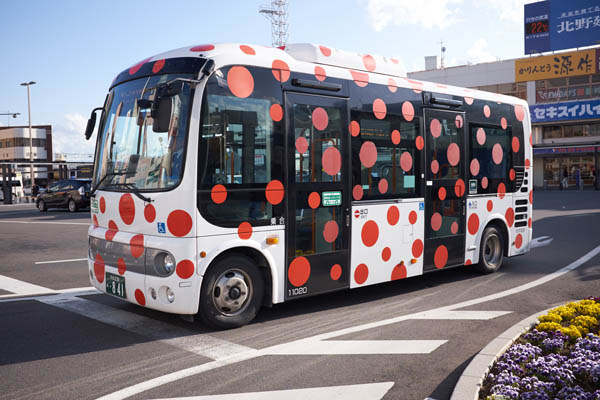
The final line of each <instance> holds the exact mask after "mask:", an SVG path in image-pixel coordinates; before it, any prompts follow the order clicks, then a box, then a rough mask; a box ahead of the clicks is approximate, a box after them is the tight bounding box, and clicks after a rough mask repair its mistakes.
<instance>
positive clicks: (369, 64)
mask: <svg viewBox="0 0 600 400" xmlns="http://www.w3.org/2000/svg"><path fill="white" fill-rule="evenodd" d="M363 64H364V65H365V68H366V69H367V71H370V72H373V71H375V66H376V64H375V59H374V58H373V57H372V56H370V55H369V54H367V55H366V56H363Z"/></svg>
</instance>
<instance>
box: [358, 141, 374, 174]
mask: <svg viewBox="0 0 600 400" xmlns="http://www.w3.org/2000/svg"><path fill="white" fill-rule="evenodd" d="M358 156H359V158H360V162H361V163H362V165H364V167H365V168H371V167H372V166H373V165H375V162H376V161H377V147H375V144H374V143H373V142H371V141H367V142H364V143H363V144H362V146H361V147H360V152H359V154H358Z"/></svg>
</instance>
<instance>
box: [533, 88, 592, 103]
mask: <svg viewBox="0 0 600 400" xmlns="http://www.w3.org/2000/svg"><path fill="white" fill-rule="evenodd" d="M590 97H600V85H595V86H592V87H591V88H590V86H589V85H588V86H576V87H570V88H565V87H563V88H555V89H540V90H536V91H535V102H536V103H551V102H554V103H555V102H557V101H561V100H562V101H566V100H581V99H589V98H590Z"/></svg>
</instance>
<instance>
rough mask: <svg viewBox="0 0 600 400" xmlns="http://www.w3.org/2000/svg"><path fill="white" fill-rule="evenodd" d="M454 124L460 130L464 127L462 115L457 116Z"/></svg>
mask: <svg viewBox="0 0 600 400" xmlns="http://www.w3.org/2000/svg"><path fill="white" fill-rule="evenodd" d="M454 124H455V125H456V127H457V128H458V129H460V128H462V127H463V117H462V116H461V115H457V116H456V118H455V119H454Z"/></svg>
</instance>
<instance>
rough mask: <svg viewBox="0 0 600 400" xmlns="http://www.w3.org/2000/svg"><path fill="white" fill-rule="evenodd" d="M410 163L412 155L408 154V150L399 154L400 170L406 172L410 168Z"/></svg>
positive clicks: (411, 162) (411, 163)
mask: <svg viewBox="0 0 600 400" xmlns="http://www.w3.org/2000/svg"><path fill="white" fill-rule="evenodd" d="M412 165H413V159H412V156H411V155H410V153H409V152H408V151H405V152H404V153H402V155H401V156H400V168H402V171H404V172H408V171H410V170H411V168H412Z"/></svg>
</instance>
